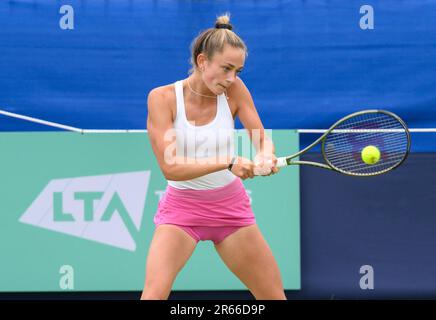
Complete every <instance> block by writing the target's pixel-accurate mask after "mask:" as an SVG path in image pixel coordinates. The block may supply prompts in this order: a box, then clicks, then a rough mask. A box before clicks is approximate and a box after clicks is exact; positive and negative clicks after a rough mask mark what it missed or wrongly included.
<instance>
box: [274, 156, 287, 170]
mask: <svg viewBox="0 0 436 320" xmlns="http://www.w3.org/2000/svg"><path fill="white" fill-rule="evenodd" d="M287 165H288V163H287V162H286V157H280V158H277V164H276V167H277V168H281V167H286V166H287Z"/></svg>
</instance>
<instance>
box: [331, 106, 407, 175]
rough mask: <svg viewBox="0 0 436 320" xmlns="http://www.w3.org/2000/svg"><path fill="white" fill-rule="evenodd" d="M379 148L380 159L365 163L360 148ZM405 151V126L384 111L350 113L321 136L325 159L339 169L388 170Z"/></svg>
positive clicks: (358, 171) (356, 171)
mask: <svg viewBox="0 0 436 320" xmlns="http://www.w3.org/2000/svg"><path fill="white" fill-rule="evenodd" d="M369 145H372V146H375V147H377V148H378V149H379V150H380V159H379V161H378V162H376V163H375V164H372V165H368V164H367V163H365V162H364V161H363V159H362V156H361V152H362V150H363V148H365V147H366V146H369ZM407 152H408V135H407V132H406V128H405V127H404V126H403V125H402V124H401V122H399V121H398V120H397V119H396V118H394V117H392V116H390V115H388V114H384V113H368V114H361V115H357V116H353V117H351V118H348V119H346V120H344V121H343V122H341V123H339V124H338V125H337V126H335V128H334V129H333V130H332V131H331V132H329V134H328V135H327V136H326V137H325V139H324V155H325V158H326V160H327V161H328V162H329V163H330V164H331V165H332V166H333V167H335V168H337V169H339V170H340V171H345V172H347V173H352V174H357V175H373V174H379V173H381V172H384V171H387V170H390V169H391V168H393V167H395V166H396V165H398V164H399V163H401V161H402V160H403V159H404V157H405V156H406V155H407Z"/></svg>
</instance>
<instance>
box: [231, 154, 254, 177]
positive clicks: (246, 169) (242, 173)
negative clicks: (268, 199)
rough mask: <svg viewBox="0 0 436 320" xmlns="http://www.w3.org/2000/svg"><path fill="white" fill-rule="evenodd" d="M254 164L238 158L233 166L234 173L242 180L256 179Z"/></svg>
mask: <svg viewBox="0 0 436 320" xmlns="http://www.w3.org/2000/svg"><path fill="white" fill-rule="evenodd" d="M253 170H254V163H253V162H252V161H251V160H249V159H247V158H243V157H237V158H236V160H235V162H234V163H233V166H232V170H231V171H232V173H233V174H234V175H235V176H237V177H239V178H241V179H242V180H245V179H247V178H250V179H252V178H253V177H254V172H253Z"/></svg>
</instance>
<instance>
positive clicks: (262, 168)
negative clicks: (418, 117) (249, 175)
mask: <svg viewBox="0 0 436 320" xmlns="http://www.w3.org/2000/svg"><path fill="white" fill-rule="evenodd" d="M254 164H255V168H254V172H255V174H257V175H261V176H270V175H272V174H276V173H277V172H279V170H280V169H279V168H278V167H276V164H277V157H276V156H275V154H274V153H263V152H261V153H258V154H257V155H256V156H255V157H254Z"/></svg>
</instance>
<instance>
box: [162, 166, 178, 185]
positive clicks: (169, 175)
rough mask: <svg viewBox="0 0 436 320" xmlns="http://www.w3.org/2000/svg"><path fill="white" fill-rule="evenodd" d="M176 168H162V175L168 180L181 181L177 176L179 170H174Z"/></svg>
mask: <svg viewBox="0 0 436 320" xmlns="http://www.w3.org/2000/svg"><path fill="white" fill-rule="evenodd" d="M174 169H175V166H171V165H169V166H165V167H163V168H162V173H163V175H164V177H165V179H167V180H171V181H180V180H182V179H180V177H179V176H178V175H177V174H176V172H177V170H174Z"/></svg>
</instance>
